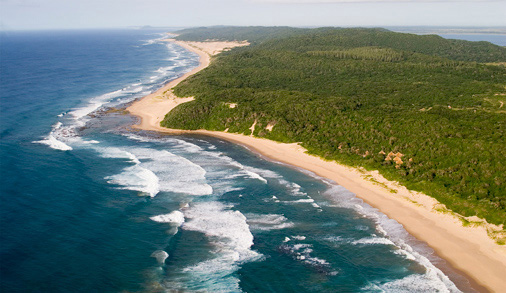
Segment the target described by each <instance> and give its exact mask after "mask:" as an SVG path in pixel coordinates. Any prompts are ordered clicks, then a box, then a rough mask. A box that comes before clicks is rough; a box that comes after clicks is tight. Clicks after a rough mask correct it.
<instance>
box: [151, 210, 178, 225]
mask: <svg viewBox="0 0 506 293" xmlns="http://www.w3.org/2000/svg"><path fill="white" fill-rule="evenodd" d="M150 219H151V220H153V221H155V222H158V223H170V224H174V225H176V226H178V227H179V226H181V225H182V224H183V223H184V214H183V213H182V212H180V211H173V212H171V213H168V214H163V215H158V216H153V217H150Z"/></svg>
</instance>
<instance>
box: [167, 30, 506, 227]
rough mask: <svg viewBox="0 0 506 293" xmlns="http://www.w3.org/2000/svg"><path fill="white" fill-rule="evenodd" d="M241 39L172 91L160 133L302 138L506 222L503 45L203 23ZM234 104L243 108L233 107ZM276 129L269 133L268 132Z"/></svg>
mask: <svg viewBox="0 0 506 293" xmlns="http://www.w3.org/2000/svg"><path fill="white" fill-rule="evenodd" d="M178 38H179V39H182V40H197V41H198V40H205V39H220V40H243V39H248V40H249V41H250V42H252V45H250V46H248V47H243V48H237V49H234V50H232V51H230V52H226V53H223V54H220V55H219V56H218V57H216V58H215V60H214V61H213V62H212V63H211V65H210V66H209V67H208V68H207V69H205V70H203V71H202V72H200V73H198V74H196V75H194V76H192V77H190V78H188V79H187V80H185V81H184V82H182V83H181V84H180V85H178V86H177V87H176V88H175V93H176V94H177V95H178V96H181V97H183V96H195V98H196V100H195V101H193V102H189V103H186V104H183V105H181V106H179V107H177V108H176V109H174V110H173V111H172V112H171V113H170V114H169V115H167V117H166V118H165V120H164V121H163V122H162V125H163V126H166V127H170V128H183V129H199V128H204V129H209V130H221V131H222V130H225V129H228V131H229V132H237V133H244V134H250V132H251V131H250V127H251V125H252V124H253V123H254V122H255V121H256V122H257V124H256V128H255V132H254V135H255V136H259V137H265V138H269V139H273V140H277V141H283V142H302V146H304V147H305V148H307V149H308V150H309V151H310V152H311V153H313V154H317V155H320V156H322V157H324V158H326V159H332V160H337V161H339V162H342V163H345V164H349V165H354V166H363V167H365V168H367V169H378V170H380V172H381V173H382V174H383V175H384V176H385V177H387V178H388V179H392V180H397V181H399V182H401V183H402V184H404V185H405V186H407V187H408V188H410V189H414V190H418V191H422V192H424V193H426V194H428V195H431V196H434V197H435V198H436V199H438V200H439V201H441V202H442V203H444V204H446V205H447V207H448V208H450V209H452V210H454V211H456V212H458V213H461V214H463V215H466V216H471V215H478V216H480V217H482V218H486V219H487V220H488V221H489V222H492V223H496V224H504V223H506V175H505V174H506V148H505V147H504V145H505V143H506V139H505V131H506V107H503V106H502V105H503V103H504V102H506V88H505V85H506V68H505V67H503V66H492V65H486V64H482V62H487V63H489V62H490V63H493V62H505V61H506V48H503V47H499V46H495V45H493V44H490V43H487V42H477V43H474V42H467V41H457V40H445V39H443V38H441V37H438V36H417V35H411V34H401V33H394V32H390V31H387V30H384V29H332V28H321V29H291V28H258V27H255V28H230V27H223V28H213V29H207V28H199V29H195V30H184V31H181V32H180V36H179V37H178ZM229 103H235V104H237V106H236V107H234V108H231V107H229ZM267 126H270V127H268V128H269V129H270V128H272V130H269V129H268V128H267Z"/></svg>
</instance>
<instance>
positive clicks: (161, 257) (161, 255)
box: [151, 250, 169, 265]
mask: <svg viewBox="0 0 506 293" xmlns="http://www.w3.org/2000/svg"><path fill="white" fill-rule="evenodd" d="M151 257H154V258H156V261H157V262H158V263H159V264H160V265H163V264H164V263H165V260H166V259H167V258H168V257H169V254H168V253H167V252H165V251H163V250H156V251H154V252H153V253H152V254H151Z"/></svg>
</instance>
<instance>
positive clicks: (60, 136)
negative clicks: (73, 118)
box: [33, 122, 74, 151]
mask: <svg viewBox="0 0 506 293" xmlns="http://www.w3.org/2000/svg"><path fill="white" fill-rule="evenodd" d="M51 128H52V129H51V132H50V133H49V134H48V136H47V137H46V138H45V139H43V140H38V141H34V142H33V143H40V144H45V145H48V146H49V147H51V148H52V149H55V150H60V151H71V150H72V147H71V146H69V145H68V144H66V143H65V142H63V140H65V137H67V136H74V133H73V131H72V130H71V129H68V128H66V127H63V124H62V123H61V122H56V123H55V124H53V126H52V127H51Z"/></svg>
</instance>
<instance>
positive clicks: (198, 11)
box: [0, 0, 506, 30]
mask: <svg viewBox="0 0 506 293" xmlns="http://www.w3.org/2000/svg"><path fill="white" fill-rule="evenodd" d="M142 25H151V26H168V27H182V26H209V25H289V26H396V25H399V26H417V25H424V26H506V0H496V1H489V0H462V1H460V0H432V1H431V0H403V1H399V0H368V1H367V0H185V1H175V0H0V27H1V28H2V29H7V30H14V29H64V28H69V29H71V28H115V27H127V26H142Z"/></svg>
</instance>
